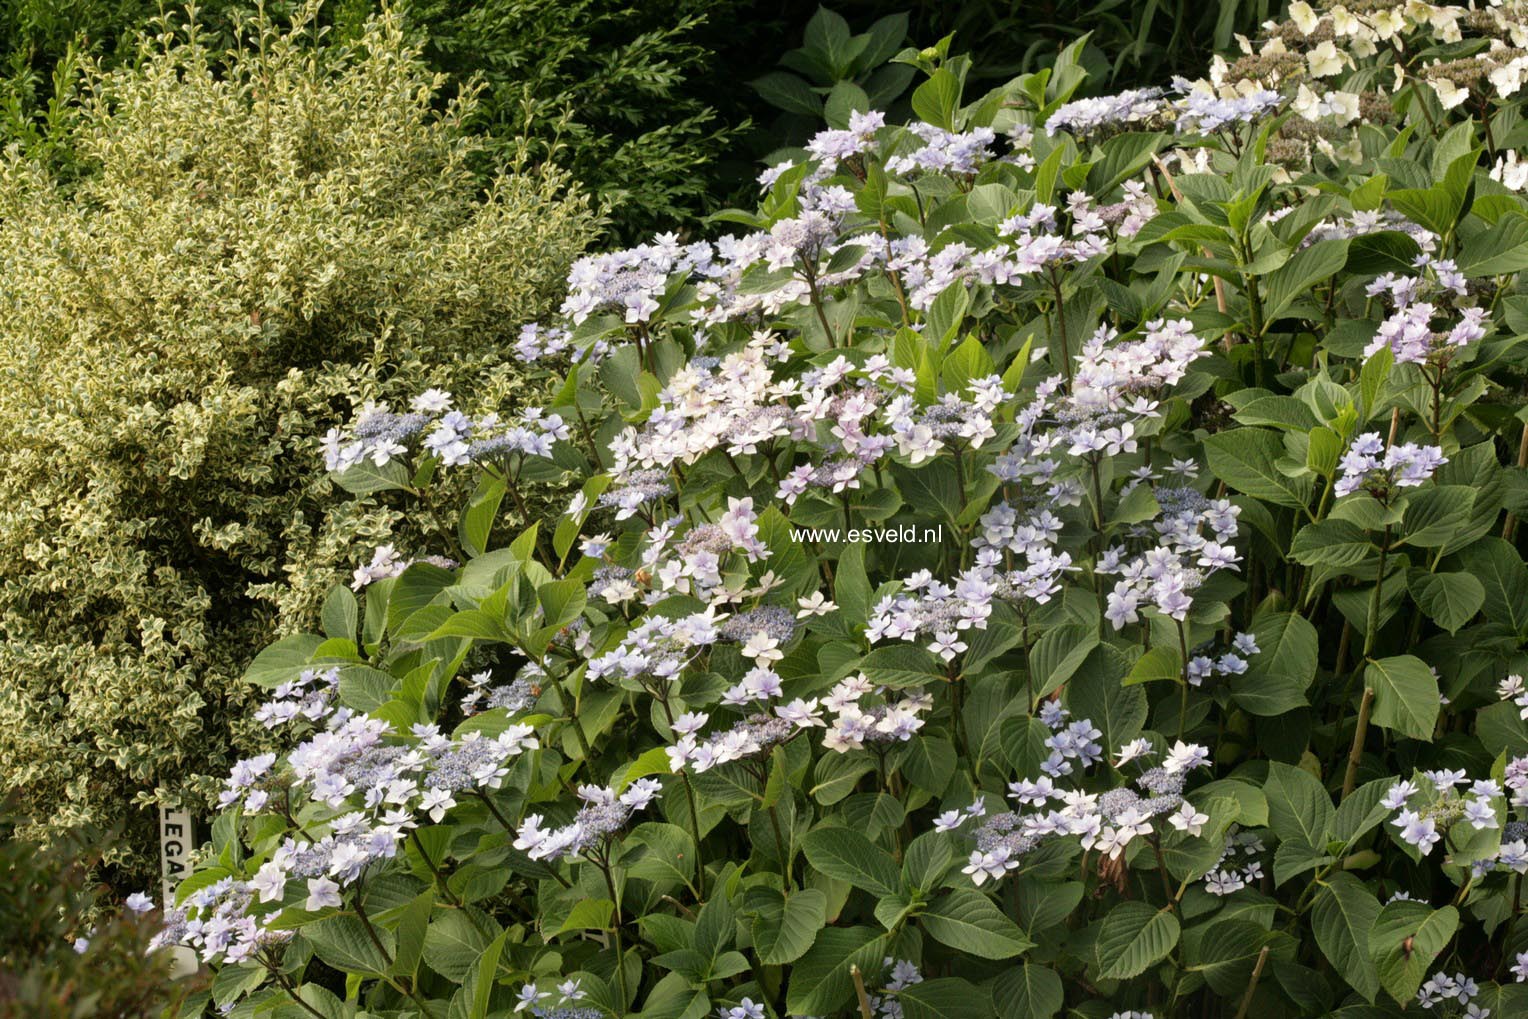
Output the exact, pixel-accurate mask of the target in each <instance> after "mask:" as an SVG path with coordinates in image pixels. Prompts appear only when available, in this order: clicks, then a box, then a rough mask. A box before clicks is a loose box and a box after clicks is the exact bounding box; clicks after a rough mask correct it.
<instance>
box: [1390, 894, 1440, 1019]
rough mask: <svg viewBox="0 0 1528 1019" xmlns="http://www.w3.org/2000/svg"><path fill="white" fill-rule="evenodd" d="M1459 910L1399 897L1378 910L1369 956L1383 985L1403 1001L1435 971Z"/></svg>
mask: <svg viewBox="0 0 1528 1019" xmlns="http://www.w3.org/2000/svg"><path fill="white" fill-rule="evenodd" d="M1458 926H1459V912H1458V910H1456V909H1454V907H1453V906H1444V907H1443V908H1442V909H1436V910H1435V909H1433V908H1432V907H1431V906H1429V905H1428V904H1427V903H1425V902H1415V901H1410V900H1405V899H1403V900H1400V901H1398V902H1392V903H1390V904H1388V905H1386V906H1385V907H1384V908H1383V909H1381V910H1380V911H1379V916H1378V917H1377V918H1376V919H1375V921H1374V926H1372V927H1371V928H1370V929H1369V939H1368V944H1369V958H1370V959H1371V960H1373V962H1374V968H1375V971H1376V972H1377V973H1378V975H1379V982H1380V986H1381V987H1383V988H1384V989H1385V990H1386V991H1388V992H1389V994H1390V996H1391V997H1392V998H1394V999H1395V1000H1396V1001H1397V1002H1399V1003H1400V1004H1402V1005H1409V1004H1411V1002H1412V1001H1413V1000H1414V999H1415V998H1416V994H1417V988H1419V987H1421V986H1422V981H1423V980H1424V979H1426V977H1427V974H1428V973H1430V972H1431V971H1432V964H1433V960H1434V959H1436V958H1437V957H1438V953H1440V952H1442V951H1443V948H1444V946H1445V945H1447V944H1448V942H1449V940H1450V939H1451V938H1453V936H1454V931H1455V930H1456V929H1457V928H1458Z"/></svg>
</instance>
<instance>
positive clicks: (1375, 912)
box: [1311, 871, 1380, 1001]
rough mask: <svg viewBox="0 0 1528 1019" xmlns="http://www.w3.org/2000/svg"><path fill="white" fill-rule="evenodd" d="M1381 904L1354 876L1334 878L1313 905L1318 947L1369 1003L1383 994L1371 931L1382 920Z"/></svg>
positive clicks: (1312, 913)
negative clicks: (1371, 947)
mask: <svg viewBox="0 0 1528 1019" xmlns="http://www.w3.org/2000/svg"><path fill="white" fill-rule="evenodd" d="M1379 911H1380V905H1379V900H1378V899H1377V898H1375V897H1374V893H1372V892H1370V891H1369V889H1367V888H1365V887H1364V883H1363V882H1362V881H1360V880H1358V878H1356V877H1354V876H1353V875H1352V874H1348V873H1345V872H1342V871H1339V872H1337V873H1336V874H1334V875H1332V877H1331V878H1330V879H1328V880H1327V881H1326V882H1324V884H1323V885H1322V887H1321V890H1320V891H1319V892H1317V893H1316V898H1315V901H1314V902H1313V903H1312V904H1311V927H1312V929H1313V930H1314V931H1315V934H1316V944H1318V945H1320V946H1321V951H1322V952H1324V953H1325V954H1326V957H1327V960H1328V961H1329V962H1331V964H1332V968H1333V969H1334V970H1336V971H1337V973H1339V974H1340V975H1341V976H1342V978H1343V979H1344V980H1346V981H1347V982H1348V985H1349V986H1350V987H1352V988H1353V990H1355V991H1357V992H1358V993H1359V994H1361V995H1363V996H1364V998H1366V999H1367V1000H1369V1001H1373V1000H1374V996H1375V995H1376V994H1378V993H1379V973H1378V971H1377V970H1376V969H1375V968H1374V960H1373V959H1371V958H1370V957H1369V931H1370V930H1372V929H1373V927H1374V922H1375V920H1377V919H1378V918H1379Z"/></svg>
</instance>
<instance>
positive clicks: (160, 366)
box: [0, 16, 594, 847]
mask: <svg viewBox="0 0 1528 1019" xmlns="http://www.w3.org/2000/svg"><path fill="white" fill-rule="evenodd" d="M440 84H441V81H440V79H439V78H438V77H436V76H433V75H432V74H431V73H430V72H429V71H428V70H427V68H426V67H425V66H424V64H423V63H422V61H421V59H420V57H419V53H418V50H417V48H416V47H415V46H413V45H412V44H410V43H409V42H407V41H406V39H405V37H404V34H403V32H402V29H401V28H400V25H399V22H398V20H397V18H395V17H392V16H384V17H381V18H379V19H377V20H374V21H371V22H368V23H367V25H366V27H365V29H364V30H363V31H362V32H361V33H360V34H359V36H358V38H357V39H356V41H355V42H353V43H332V42H331V43H324V42H322V41H321V40H320V39H319V33H318V32H316V31H311V30H309V23H308V22H307V21H306V20H305V19H301V18H300V19H299V22H298V25H297V27H296V28H295V29H293V30H292V31H290V32H287V33H278V32H276V31H275V30H273V29H272V28H271V26H270V25H269V24H268V23H266V24H260V25H255V26H254V27H253V31H252V34H251V35H250V36H249V37H248V39H247V41H246V43H245V44H243V45H242V46H241V47H240V48H239V49H238V50H237V51H229V52H227V53H218V52H215V51H214V50H212V49H210V48H209V47H207V46H205V45H203V44H202V42H201V41H200V39H199V37H198V34H197V30H196V29H195V28H187V29H185V30H184V31H178V32H175V33H172V34H167V35H165V36H163V37H162V38H161V39H160V40H159V41H156V42H155V43H154V44H153V45H151V46H149V47H148V48H147V49H145V51H144V52H143V54H142V63H141V64H140V65H138V66H134V67H131V68H129V69H126V70H121V71H113V72H108V71H103V70H100V69H98V68H91V69H90V70H89V71H88V73H87V75H86V77H85V80H84V88H83V92H82V100H81V103H80V110H79V114H78V117H77V119H76V120H75V122H74V124H73V125H72V127H71V137H70V139H69V145H70V148H71V151H73V152H75V153H77V155H78V158H79V160H80V163H81V168H82V170H83V173H82V175H81V176H80V177H79V178H78V180H77V182H76V183H75V184H74V185H73V186H66V185H64V184H62V183H60V181H59V180H58V179H57V178H55V177H53V176H50V175H49V174H48V172H47V171H46V169H45V168H44V167H43V166H41V165H40V164H39V163H38V162H37V161H36V160H30V159H27V158H25V157H23V156H20V155H17V154H15V153H14V152H13V153H11V154H10V155H9V156H8V158H7V159H6V160H5V161H4V164H3V166H0V252H4V254H3V256H0V421H3V426H0V492H3V495H0V503H3V509H0V633H3V636H4V641H3V645H0V675H3V676H5V678H6V681H5V684H4V685H3V687H0V728H3V730H4V732H5V734H6V735H5V738H4V739H3V740H0V784H3V786H5V787H11V788H16V789H20V790H22V791H23V792H24V801H23V802H24V806H25V808H26V809H27V810H28V812H29V813H30V814H32V815H33V816H34V817H36V818H37V819H38V821H39V824H42V823H43V822H44V821H45V822H46V824H45V825H44V826H45V827H47V828H49V829H56V828H58V827H60V826H64V825H70V824H73V823H76V822H79V821H86V820H90V819H93V818H97V817H109V818H112V819H118V818H121V817H122V816H123V811H124V804H126V803H127V802H129V801H136V802H138V803H140V804H141V803H143V802H146V800H147V799H148V797H149V796H150V794H151V793H152V792H153V790H154V789H155V787H156V786H159V785H179V784H180V783H181V781H182V780H189V778H190V777H191V775H192V773H194V772H203V773H208V772H210V773H216V772H218V771H220V770H222V769H223V768H224V767H226V765H227V763H228V761H230V760H232V759H233V756H237V754H238V752H239V750H240V748H245V749H247V748H248V747H249V746H250V745H251V738H252V736H251V731H250V730H247V729H246V730H241V731H231V729H230V725H231V722H230V720H231V719H232V718H233V717H235V716H236V715H238V714H239V713H240V712H241V709H242V707H243V704H244V696H245V695H244V692H243V690H242V689H241V688H240V686H239V684H238V683H237V682H236V679H237V677H238V676H239V674H240V673H241V671H242V669H243V666H244V664H245V662H246V661H247V659H248V656H249V649H250V648H252V647H257V646H258V645H259V644H260V643H261V642H262V641H264V640H267V639H269V638H270V637H271V636H273V635H275V634H276V633H277V632H279V631H281V630H283V629H286V628H290V627H294V626H299V625H305V624H304V621H305V620H309V619H310V617H312V616H313V615H314V612H315V610H316V607H317V604H316V603H317V600H318V598H319V597H320V596H321V594H322V592H323V590H324V589H325V588H327V587H328V586H329V585H330V584H331V583H333V582H334V580H336V579H337V578H338V576H339V574H338V573H337V572H336V571H337V570H338V569H340V568H341V567H346V563H347V560H348V559H349V557H350V554H351V553H350V551H349V549H351V548H353V547H354V544H355V543H356V542H357V541H361V542H363V543H364V542H365V541H367V540H368V539H369V537H370V536H374V535H376V536H380V535H384V534H391V533H393V531H394V525H395V524H396V523H397V521H396V519H395V517H396V514H394V513H393V512H392V511H390V510H388V509H386V508H384V507H381V506H379V505H377V504H376V503H375V502H374V501H372V500H362V501H361V502H359V503H355V504H351V505H345V506H341V505H338V504H336V503H334V502H333V501H332V500H326V499H324V498H323V497H324V496H325V495H326V493H327V491H328V484H327V482H323V481H315V480H314V479H313V477H312V472H311V470H310V464H311V462H312V457H313V456H314V455H316V448H317V444H318V440H319V437H320V436H322V435H323V433H324V432H325V431H326V430H327V429H328V428H329V427H330V426H331V425H332V424H334V423H335V422H336V421H337V420H339V419H341V418H343V417H346V416H348V415H349V413H350V412H351V411H352V410H353V408H354V407H356V406H358V405H360V404H361V403H363V402H365V401H367V400H373V399H378V400H387V399H389V398H395V397H396V396H397V395H398V394H400V393H415V392H418V391H419V390H420V389H421V387H423V386H430V385H434V386H442V387H451V386H453V385H456V384H457V383H458V382H459V381H461V380H463V379H465V378H468V377H474V378H476V377H483V378H486V379H488V380H490V381H489V382H488V385H489V388H490V389H492V390H494V391H496V392H498V393H500V395H501V396H502V395H503V394H504V393H505V392H507V391H508V389H509V387H511V386H513V385H514V384H515V383H514V380H515V374H514V372H513V370H512V369H511V368H510V367H509V365H508V364H507V363H506V353H507V352H508V351H509V349H510V348H511V347H512V344H513V338H514V337H515V336H516V335H517V332H518V327H519V325H520V323H521V321H522V320H524V319H525V318H529V317H533V316H534V314H535V313H536V312H537V311H538V310H539V309H540V308H541V305H542V302H543V300H544V299H545V297H546V296H547V294H548V292H549V289H550V288H551V287H552V286H553V285H554V284H555V283H556V282H557V281H558V280H559V279H560V278H561V276H562V274H563V273H564V272H565V270H566V268H567V265H568V263H569V261H570V259H571V258H572V257H573V255H574V254H575V252H576V251H577V250H578V248H579V246H580V245H581V244H582V243H583V240H584V238H585V237H586V236H587V235H588V234H589V232H590V231H591V230H592V229H593V226H594V220H593V218H592V216H591V213H590V211H589V208H588V206H587V203H585V202H584V201H582V200H572V199H568V198H565V197H562V189H563V186H564V180H563V179H562V178H561V177H559V176H557V175H555V174H551V173H538V172H529V171H527V172H522V173H518V174H513V175H509V176H504V177H501V178H499V179H498V180H496V181H495V182H494V184H493V185H492V187H491V188H490V190H489V191H488V193H487V196H486V198H481V199H480V195H479V187H478V180H477V177H476V176H475V174H474V172H473V170H472V167H471V161H472V159H473V157H474V154H475V153H476V152H477V150H478V147H477V145H476V143H475V142H474V141H473V139H472V138H471V137H470V136H469V135H467V134H466V133H464V131H463V127H462V125H463V121H464V120H465V119H466V118H467V117H469V116H471V114H472V109H473V108H472V104H471V101H470V97H464V98H463V99H462V100H460V101H456V102H452V103H449V104H447V105H446V106H445V107H444V108H443V109H442V110H440V111H437V110H436V108H435V100H436V97H437V90H438V88H439V86H440ZM517 399H518V398H515V399H511V400H510V402H512V403H513V402H516V400H517ZM408 526H413V525H408ZM433 526H434V524H432V523H431V522H429V521H428V520H426V521H425V523H424V524H423V527H424V528H425V529H429V528H431V527H433ZM399 533H400V534H407V533H408V532H407V528H405V530H404V531H401V532H399ZM346 568H348V567H346ZM277 582H280V583H279V585H278V583H277ZM230 755H233V756H230ZM137 823H140V824H142V825H144V826H145V827H143V828H141V829H140V828H136V827H135V828H133V829H132V831H133V834H134V835H135V837H136V841H130V842H129V843H128V845H129V847H133V846H142V845H145V844H146V838H147V835H148V832H147V827H146V826H147V825H148V818H147V815H146V813H145V814H144V815H143V816H142V818H141V820H140V821H139V822H137Z"/></svg>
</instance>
